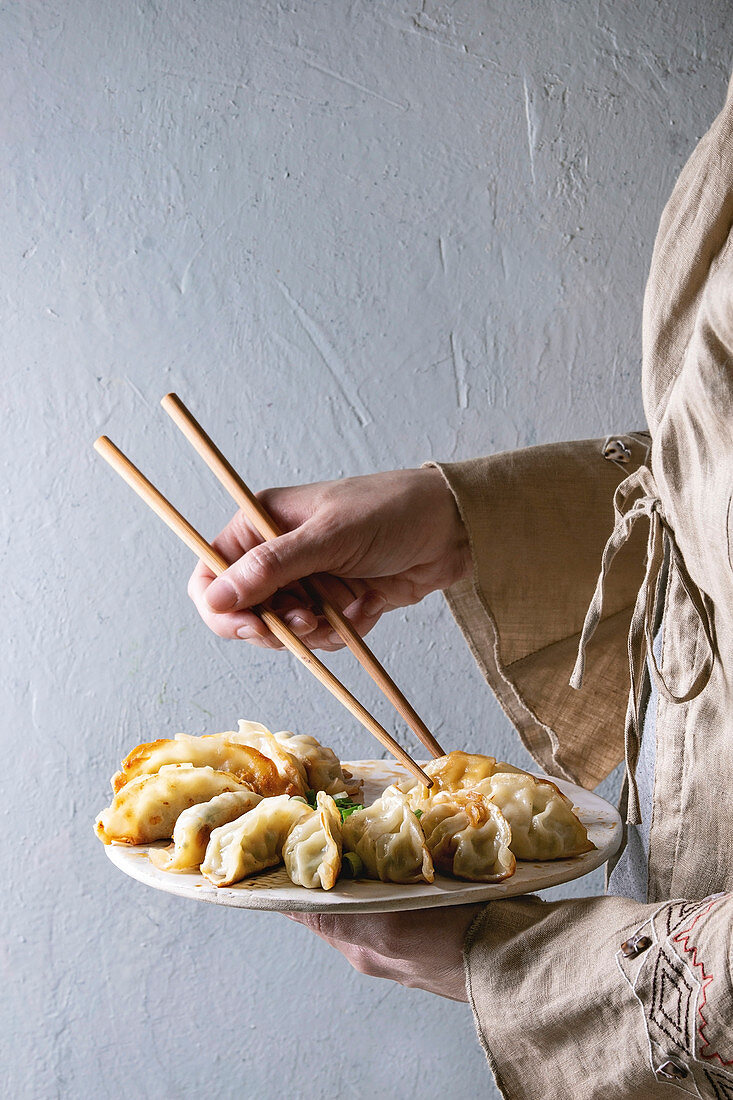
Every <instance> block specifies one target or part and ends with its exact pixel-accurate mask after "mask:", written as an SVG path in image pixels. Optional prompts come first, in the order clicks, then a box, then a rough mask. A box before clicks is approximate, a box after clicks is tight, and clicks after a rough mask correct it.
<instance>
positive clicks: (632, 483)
mask: <svg viewBox="0 0 733 1100" xmlns="http://www.w3.org/2000/svg"><path fill="white" fill-rule="evenodd" d="M637 492H640V493H641V494H642V495H641V496H638V497H637V498H636V499H635V500H634V502H633V504H631V505H630V506H629V502H630V500H631V498H632V497H633V496H634V495H635V494H636V493H637ZM613 509H614V516H615V522H614V527H613V531H612V532H611V535H610V537H609V539H608V542H607V543H606V545H605V548H604V550H603V557H602V559H601V571H600V574H599V577H598V581H597V583H596V588H595V592H594V593H593V598H592V600H591V602H590V605H589V607H588V611H587V613H586V616H585V622H584V623H583V629H582V631H581V635H580V642H579V645H578V656H577V659H576V662H575V667H574V669H573V674H572V676H571V677H570V686H571V687H573V688H576V689H579V688H580V687H581V686H582V683H583V674H584V671H585V653H586V648H587V646H588V642H589V641H590V639H591V638H592V636H593V634H594V632H595V630H596V627H597V626H598V624H599V622H600V621H601V615H602V612H603V598H604V590H605V582H606V577H607V575H608V571H609V569H610V567H611V563H612V561H613V559H614V558H615V557H616V554H617V553H618V551H619V550H620V549H621V547H622V546H623V545H624V543H626V541H627V540H628V539H629V537H630V535H631V532H632V531H633V529H634V526H635V524H636V523H637V521H638V520H639V519H641V518H642V517H644V518H646V519H647V520H648V521H649V537H648V541H647V553H646V569H645V572H644V579H643V581H642V583H641V587H640V588H639V591H638V593H637V597H636V602H635V604H634V610H633V614H632V616H631V625H630V627H629V637H628V653H629V676H630V680H631V690H630V692H629V705H628V708H627V711H626V725H625V730H624V745H625V753H626V779H627V785H628V811H627V816H626V820H627V822H628V823H629V824H637V825H638V824H639V823H640V821H641V813H640V808H639V795H638V790H637V786H636V765H637V761H638V759H639V750H640V747H641V726H640V713H639V712H640V706H641V689H642V682H643V678H642V672H643V668H644V662H645V660H646V661H648V664H649V669H650V673H651V676H652V679H653V680H654V683H655V686H656V687H657V690H658V691H659V692H660V694H661V695H663V696H664V698H665V699H667V700H668V701H669V702H671V703H686V702H688V701H689V700H690V699H694V698H695V697H696V696H698V695H699V694H700V692H701V691H702V690H703V688H704V687H705V685H706V684H707V682H708V680H709V679H710V676H711V673H712V670H713V664H714V661H715V643H714V641H713V627H712V622H711V620H710V614H709V612H708V608H707V604H706V602H705V598H704V596H703V594H702V593H701V591H700V589H699V588H698V587H697V585H696V584H695V582H694V581H693V579H692V577H691V576H690V574H689V573H688V571H687V566H686V565H685V563H684V560H683V558H682V554H681V553H680V550H679V547H678V546H677V543H676V541H675V538H674V534H673V532H672V529H671V527H670V526H669V524H668V523H667V521H666V519H665V517H664V514H663V512H662V502H661V500H660V499H659V495H658V492H657V486H656V483H655V481H654V477H653V475H652V472H651V470H650V469H649V467H648V466H640V467H639V468H638V470H635V471H634V473H632V474H630V475H629V477H627V478H625V480H624V481H622V482H621V483H620V485H619V486H618V487H617V489H616V492H615V493H614V498H613ZM666 549H667V550H668V552H669V568H670V569H672V568H674V569H675V570H676V571H677V574H678V576H679V579H680V583H681V585H682V588H683V590H684V592H685V594H686V596H687V598H688V600H689V602H690V604H691V606H692V607H693V609H694V610H695V613H696V615H697V618H698V620H699V622H700V625H701V626H702V630H703V633H704V635H705V639H706V641H707V653H706V656H705V660H704V661H703V663H702V666H701V667H700V669H699V671H698V673H697V675H696V676H695V678H694V680H693V681H692V683H691V685H690V687H689V688H688V689H687V690H685V691H683V692H679V693H677V692H675V691H673V690H672V688H671V687H670V686H669V684H668V683H667V681H666V680H665V678H664V676H663V674H662V671H661V669H660V668H659V665H658V664H657V658H656V655H655V653H654V637H653V631H654V615H655V609H656V607H657V602H658V596H659V591H658V590H659V580H660V573H661V569H662V563H663V562H664V557H665V550H666Z"/></svg>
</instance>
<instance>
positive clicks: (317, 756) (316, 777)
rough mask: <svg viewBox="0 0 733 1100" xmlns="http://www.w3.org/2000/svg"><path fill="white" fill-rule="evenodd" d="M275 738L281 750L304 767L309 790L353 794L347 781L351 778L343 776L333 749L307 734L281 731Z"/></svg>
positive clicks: (353, 788) (352, 786)
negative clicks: (285, 751)
mask: <svg viewBox="0 0 733 1100" xmlns="http://www.w3.org/2000/svg"><path fill="white" fill-rule="evenodd" d="M275 737H276V738H277V740H278V741H279V742H280V744H281V745H282V746H283V748H285V749H287V751H288V752H290V753H292V754H293V756H295V757H297V759H298V760H300V761H301V763H302V764H303V765H304V767H305V770H306V774H307V776H308V785H309V787H310V788H311V790H313V791H325V792H326V793H327V794H341V793H342V792H344V791H347V792H349V793H350V794H353V793H354V791H355V790H356V787H354V785H353V784H352V785H349V783H348V780H349V779H350V778H351V777H350V776H347V775H344V772H343V769H342V767H341V761H340V760H339V758H338V756H337V755H336V753H335V752H334V751H333V749H329V748H327V747H326V746H325V745H322V744H321V743H320V741H317V740H316V738H315V737H311V735H310V734H308V733H290V732H289V731H288V730H281V731H280V733H276V734H275Z"/></svg>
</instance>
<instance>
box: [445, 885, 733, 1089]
mask: <svg viewBox="0 0 733 1100" xmlns="http://www.w3.org/2000/svg"><path fill="white" fill-rule="evenodd" d="M732 929H733V894H730V893H729V894H717V895H714V896H712V897H709V898H705V899H704V900H702V901H684V900H676V901H670V902H665V903H663V904H653V905H644V904H641V903H639V902H635V901H632V900H630V899H628V898H612V897H596V898H586V899H579V900H568V901H559V902H553V903H549V904H548V903H544V902H542V901H540V900H539V899H538V898H535V897H523V898H517V899H507V900H505V901H496V902H492V903H491V904H490V905H488V906H487V907H486V908H485V909H484V910H483V911H482V912H481V913H480V914H479V916H478V918H477V920H476V921H475V923H474V925H473V926H472V928H471V930H470V931H469V934H468V937H467V939H466V945H465V965H466V977H467V989H468V993H469V1000H470V1003H471V1006H472V1009H473V1012H474V1017H475V1020H476V1027H477V1030H478V1034H479V1039H480V1041H481V1043H482V1045H483V1047H484V1051H485V1052H486V1055H487V1058H488V1060H489V1062H490V1064H491V1067H492V1069H493V1071H494V1074H495V1077H496V1080H497V1084H498V1085H499V1088H500V1090H501V1092H502V1095H503V1096H504V1097H505V1098H506V1100H560V1098H562V1100H566V1098H568V1097H572V1098H573V1100H600V1098H603V1100H607V1098H608V1097H614V1100H665V1098H672V1097H674V1096H679V1095H680V1094H681V1093H682V1094H684V1093H687V1094H688V1095H690V1096H696V1097H699V1096H701V1097H706V1098H707V1097H709V1098H716V1100H718V1098H719V1100H730V1098H733V985H732V982H733V939H732V934H731V932H732Z"/></svg>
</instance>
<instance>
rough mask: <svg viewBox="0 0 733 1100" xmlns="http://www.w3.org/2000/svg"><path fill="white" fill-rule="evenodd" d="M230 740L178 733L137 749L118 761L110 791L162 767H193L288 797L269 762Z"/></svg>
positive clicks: (286, 785)
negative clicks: (218, 773)
mask: <svg viewBox="0 0 733 1100" xmlns="http://www.w3.org/2000/svg"><path fill="white" fill-rule="evenodd" d="M233 737H234V734H232V733H208V734H204V735H203V736H202V737H196V736H194V735H193V734H189V733H179V734H177V735H176V736H175V737H174V738H162V739H160V740H158V741H150V742H148V743H147V744H144V745H138V746H137V748H134V749H133V750H132V752H131V753H129V754H128V755H127V756H126V757H125V759H124V760H123V761H122V768H121V770H120V771H118V772H117V773H116V774H115V775H113V776H112V790H113V791H114V792H115V793H117V791H120V790H122V788H123V787H124V786H125V784H126V783H129V782H130V781H131V780H133V779H135V778H136V777H137V776H139V775H152V774H154V773H155V772H157V771H160V769H161V768H162V767H164V766H165V765H166V764H193V765H194V767H196V768H204V767H209V768H214V770H215V771H224V772H230V773H231V774H232V775H236V776H238V777H239V778H240V779H242V780H244V782H245V783H247V784H249V786H250V787H252V788H253V789H254V790H256V791H259V793H260V794H262V795H275V794H286V793H289V781H288V780H286V779H284V778H283V777H282V776H281V775H280V773H279V772H278V769H277V767H276V765H275V764H274V763H273V761H272V760H271V759H270V758H269V757H268V756H266V755H265V754H264V753H262V752H259V751H258V750H257V749H256V748H253V747H251V746H249V745H245V744H242V743H240V742H237V741H235V740H233ZM295 793H301V792H300V791H298V792H295Z"/></svg>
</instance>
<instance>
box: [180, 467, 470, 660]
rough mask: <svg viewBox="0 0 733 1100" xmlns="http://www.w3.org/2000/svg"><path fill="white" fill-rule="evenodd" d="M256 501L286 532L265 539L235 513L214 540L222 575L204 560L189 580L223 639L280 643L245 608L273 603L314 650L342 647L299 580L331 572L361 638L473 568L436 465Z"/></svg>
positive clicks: (276, 492)
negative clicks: (397, 611) (387, 613)
mask: <svg viewBox="0 0 733 1100" xmlns="http://www.w3.org/2000/svg"><path fill="white" fill-rule="evenodd" d="M259 499H260V500H261V501H262V504H263V505H264V507H265V508H266V509H267V511H268V512H269V513H270V514H271V515H272V517H273V519H274V520H275V521H276V523H277V524H278V525H279V526H280V527H281V528H282V529H283V530H284V531H285V532H286V533H285V534H283V535H281V536H280V537H279V538H277V539H274V540H272V541H270V542H262V540H261V538H260V537H259V535H257V534H256V533H255V532H254V531H253V530H252V528H251V527H250V525H249V523H248V522H247V520H246V519H245V517H244V515H243V514H242V512H237V514H236V515H235V516H234V517H233V518H232V520H231V521H230V522H229V523H228V524H227V526H226V527H225V528H224V530H223V531H222V532H221V533H220V534H219V535H218V536H217V538H216V539H215V540H214V541H213V544H212V545H213V546H214V547H215V548H216V549H217V550H218V551H219V552H220V553H221V554H222V555H223V556H224V557H225V558H226V559H227V561H229V562H231V563H232V564H231V565H230V568H229V569H227V571H226V572H225V573H223V574H222V575H221V577H220V578H219V579H216V578H215V577H214V574H213V573H212V572H211V570H210V569H209V568H208V566H206V565H204V564H203V563H202V562H199V564H198V565H197V566H196V569H195V570H194V572H193V574H192V576H191V579H190V581H189V585H188V593H189V595H190V597H191V599H192V600H193V602H194V603H195V605H196V607H197V609H198V611H199V614H200V615H201V617H202V619H203V620H204V622H205V623H206V624H207V626H209V627H210V628H211V629H212V630H213V631H214V633H215V634H218V635H219V636H220V637H222V638H244V639H246V640H247V641H249V642H252V643H254V644H255V645H261V646H266V647H269V648H272V649H281V648H282V645H281V643H280V642H278V641H277V639H276V638H274V636H273V635H272V634H271V633H270V632H269V630H268V629H267V627H266V626H265V624H264V623H263V622H262V620H261V619H260V618H259V617H258V616H257V615H255V614H254V613H253V612H251V611H249V610H247V609H248V608H250V607H252V605H254V604H259V603H263V602H264V601H265V600H268V601H269V602H270V606H271V607H273V608H274V609H275V610H276V611H278V613H279V614H280V615H281V616H282V618H283V620H284V621H285V622H286V623H287V625H288V626H289V627H290V629H291V630H293V631H294V632H295V633H296V634H298V635H299V636H300V637H301V638H302V639H303V641H304V642H305V644H306V645H308V646H309V647H310V648H311V649H326V650H334V649H340V648H342V645H343V643H342V642H341V639H340V638H339V637H338V635H336V634H334V633H333V630H332V628H331V627H330V626H329V624H328V623H327V622H326V620H325V619H324V618H323V617H322V616H318V615H316V614H315V613H314V611H313V609H312V607H311V605H310V601H309V599H308V597H307V595H306V593H305V591H304V590H303V587H302V586H301V585H299V584H298V583H297V582H298V581H299V580H300V579H301V578H303V577H308V576H310V575H311V574H313V573H319V574H320V573H327V574H330V575H331V576H330V577H329V578H328V585H329V592H330V594H331V598H332V600H333V602H334V603H336V604H338V606H340V607H341V608H342V609H343V611H344V614H345V615H346V617H347V618H348V619H349V620H350V621H351V623H352V625H353V626H354V628H355V629H356V630H357V631H358V632H359V633H360V634H362V635H363V634H366V633H367V631H369V630H371V628H372V627H373V626H374V625H375V623H376V622H378V620H379V618H380V617H381V615H382V614H383V613H384V612H385V611H391V610H393V609H394V608H396V607H406V606H408V605H410V604H414V603H417V602H418V601H419V600H421V599H423V597H424V596H426V595H427V594H428V593H429V592H433V591H435V590H436V589H440V588H447V587H448V586H449V585H451V584H453V583H455V581H457V580H459V579H460V578H461V577H463V576H466V575H467V573H468V572H469V570H470V566H471V557H470V551H469V546H468V535H467V533H466V530H465V528H464V526H463V523H462V521H461V519H460V516H459V514H458V510H457V508H456V504H455V501H454V499H453V495H452V493H451V491H450V489H449V488H448V487H447V485H446V483H445V481H444V479H443V476H442V474H441V473H440V471H439V470H437V469H435V468H432V467H430V468H426V469H420V470H395V471H392V472H389V473H381V474H371V475H368V476H366V477H356V478H345V479H344V480H341V481H326V482H319V483H316V484H313V485H299V486H293V487H290V488H284V489H269V490H267V491H266V492H264V493H260V494H259ZM334 578H335V579H334Z"/></svg>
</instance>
